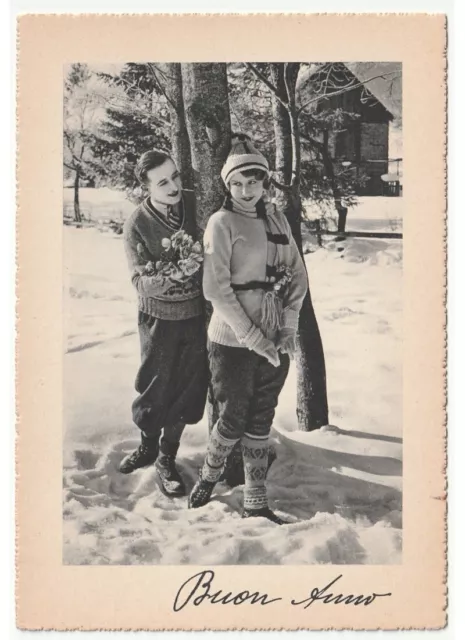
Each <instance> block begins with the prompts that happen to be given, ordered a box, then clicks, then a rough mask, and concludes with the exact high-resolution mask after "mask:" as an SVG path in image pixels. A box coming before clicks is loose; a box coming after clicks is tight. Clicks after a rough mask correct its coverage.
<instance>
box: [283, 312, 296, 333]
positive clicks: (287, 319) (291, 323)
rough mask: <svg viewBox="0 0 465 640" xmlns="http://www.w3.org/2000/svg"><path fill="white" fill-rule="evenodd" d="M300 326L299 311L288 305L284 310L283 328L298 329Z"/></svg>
mask: <svg viewBox="0 0 465 640" xmlns="http://www.w3.org/2000/svg"><path fill="white" fill-rule="evenodd" d="M298 327H299V312H298V311H296V310H295V309H291V308H290V307H287V309H284V311H283V328H286V329H294V331H297V329H298Z"/></svg>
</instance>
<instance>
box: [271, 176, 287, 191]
mask: <svg viewBox="0 0 465 640" xmlns="http://www.w3.org/2000/svg"><path fill="white" fill-rule="evenodd" d="M269 180H270V182H271V184H272V185H274V186H275V187H276V188H277V189H279V190H280V191H286V192H287V191H291V189H292V187H291V185H290V184H283V183H282V182H278V181H277V180H275V178H273V177H272V176H270V178H269Z"/></svg>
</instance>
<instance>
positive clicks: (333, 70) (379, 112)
mask: <svg viewBox="0 0 465 640" xmlns="http://www.w3.org/2000/svg"><path fill="white" fill-rule="evenodd" d="M373 75H375V73H373ZM360 81H361V79H359V78H358V77H356V75H355V74H354V73H353V72H352V71H351V70H350V69H349V68H348V67H347V66H346V65H345V64H344V63H332V64H331V66H329V65H328V64H324V65H314V67H313V68H310V69H307V70H305V71H304V73H303V74H302V76H301V77H300V78H299V84H298V92H299V97H300V102H301V103H302V104H303V103H305V101H306V100H307V99H308V98H309V97H311V96H315V95H318V94H320V95H322V97H321V99H320V100H318V102H316V103H315V106H314V107H313V109H312V112H313V113H314V114H322V113H323V112H325V111H333V112H334V111H336V110H337V109H339V110H342V111H344V112H347V113H350V114H357V116H358V117H356V118H353V117H352V118H351V117H345V118H344V122H343V123H342V124H341V125H339V126H338V128H337V130H334V128H330V127H328V129H327V130H326V131H323V132H322V133H321V135H320V139H321V140H322V141H323V140H326V144H327V145H328V150H329V152H330V155H331V158H332V159H333V162H334V163H335V165H336V166H338V165H339V166H344V167H350V170H351V171H352V170H353V171H355V172H362V171H363V173H364V174H365V175H366V176H367V178H368V180H367V182H366V184H365V185H364V187H359V188H358V195H369V196H378V195H399V192H400V189H399V190H398V191H397V192H395V188H394V192H393V186H392V184H389V182H386V175H391V173H392V168H393V167H392V163H389V125H390V123H391V122H392V120H393V119H394V115H393V114H392V113H391V111H389V110H388V109H387V107H386V106H385V105H384V104H382V102H381V101H380V100H379V99H378V98H377V97H375V96H374V95H373V93H372V92H371V91H370V90H369V89H368V87H367V85H362V86H357V85H360ZM352 85H353V86H354V88H353V89H351V90H350V91H344V92H343V93H338V91H341V88H342V87H344V88H346V87H348V86H352ZM333 94H334V95H333ZM342 163H344V164H342ZM349 163H350V164H349ZM395 166H396V165H394V168H395ZM397 166H398V164H397ZM382 176H384V179H382ZM388 191H389V193H388Z"/></svg>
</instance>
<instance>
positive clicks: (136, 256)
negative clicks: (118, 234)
mask: <svg viewBox="0 0 465 640" xmlns="http://www.w3.org/2000/svg"><path fill="white" fill-rule="evenodd" d="M149 202H150V201H149V200H148V199H146V200H144V202H142V203H141V204H140V205H139V206H138V207H137V209H136V210H135V211H134V213H133V214H132V215H131V216H130V217H129V218H128V219H127V220H126V222H125V225H124V246H125V250H126V255H127V258H128V263H129V269H130V271H131V278H132V283H133V284H134V286H135V287H136V289H137V292H138V294H139V309H140V310H141V311H144V312H145V313H148V314H149V315H151V316H155V317H156V318H160V319H162V320H186V319H187V318H193V317H195V316H199V315H201V314H202V312H203V299H202V295H201V284H200V280H201V277H200V274H196V275H195V276H194V277H193V278H191V280H190V282H189V285H190V286H188V287H186V286H183V285H181V284H177V283H173V282H166V283H164V284H160V283H157V282H155V277H154V276H148V275H143V274H142V270H143V267H144V266H145V265H146V264H147V262H149V261H152V262H154V263H155V262H156V261H157V260H159V259H160V257H161V254H162V252H163V247H162V244H161V242H162V240H163V238H170V237H171V236H172V235H173V233H175V231H176V228H175V227H174V226H172V225H171V224H169V223H168V221H167V220H166V218H164V217H163V215H162V214H160V213H157V212H156V211H155V210H154V209H153V207H151V206H150V204H149ZM180 205H181V206H180V214H181V227H180V228H181V229H183V230H184V231H186V233H188V234H189V235H190V236H192V237H193V238H194V240H195V239H196V237H197V227H196V221H195V199H194V193H193V192H192V191H183V196H182V202H181V203H180Z"/></svg>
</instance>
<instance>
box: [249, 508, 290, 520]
mask: <svg viewBox="0 0 465 640" xmlns="http://www.w3.org/2000/svg"><path fill="white" fill-rule="evenodd" d="M242 517H243V518H266V519H267V520H269V521H270V522H274V524H289V522H286V521H285V520H281V518H279V517H278V516H277V515H276V514H275V513H274V512H273V511H271V509H270V508H269V507H262V508H261V509H245V508H244V510H243V511H242Z"/></svg>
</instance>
